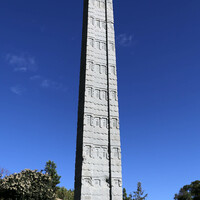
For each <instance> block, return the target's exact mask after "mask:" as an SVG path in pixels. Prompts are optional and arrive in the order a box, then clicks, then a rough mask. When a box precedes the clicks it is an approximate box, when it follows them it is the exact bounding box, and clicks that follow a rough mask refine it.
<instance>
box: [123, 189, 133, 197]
mask: <svg viewBox="0 0 200 200" xmlns="http://www.w3.org/2000/svg"><path fill="white" fill-rule="evenodd" d="M123 200H132V195H131V194H129V196H127V193H126V189H125V188H123Z"/></svg>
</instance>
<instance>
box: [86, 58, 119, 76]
mask: <svg viewBox="0 0 200 200" xmlns="http://www.w3.org/2000/svg"><path fill="white" fill-rule="evenodd" d="M87 69H89V70H91V71H93V72H94V73H97V74H104V75H106V74H107V67H106V66H105V65H102V64H99V63H94V62H93V61H91V60H89V61H88V62H87ZM110 74H111V75H116V67H115V66H114V65H110Z"/></svg>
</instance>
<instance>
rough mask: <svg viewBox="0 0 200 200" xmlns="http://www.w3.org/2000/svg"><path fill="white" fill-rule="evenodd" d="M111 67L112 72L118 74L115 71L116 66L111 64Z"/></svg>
mask: <svg viewBox="0 0 200 200" xmlns="http://www.w3.org/2000/svg"><path fill="white" fill-rule="evenodd" d="M110 68H111V73H112V74H114V75H115V74H116V73H115V66H111V67H110Z"/></svg>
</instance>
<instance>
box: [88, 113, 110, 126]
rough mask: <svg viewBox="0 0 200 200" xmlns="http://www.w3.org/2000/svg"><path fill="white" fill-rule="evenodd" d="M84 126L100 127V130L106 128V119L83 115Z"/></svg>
mask: <svg viewBox="0 0 200 200" xmlns="http://www.w3.org/2000/svg"><path fill="white" fill-rule="evenodd" d="M85 125H87V126H93V127H100V128H108V119H107V118H105V117H100V116H93V115H90V114H86V115H85Z"/></svg>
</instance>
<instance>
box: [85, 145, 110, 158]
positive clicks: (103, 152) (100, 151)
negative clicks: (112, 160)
mask: <svg viewBox="0 0 200 200" xmlns="http://www.w3.org/2000/svg"><path fill="white" fill-rule="evenodd" d="M83 154H84V158H85V159H87V158H93V159H107V160H108V159H109V155H108V148H107V147H106V146H100V145H85V146H84V151H83Z"/></svg>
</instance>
